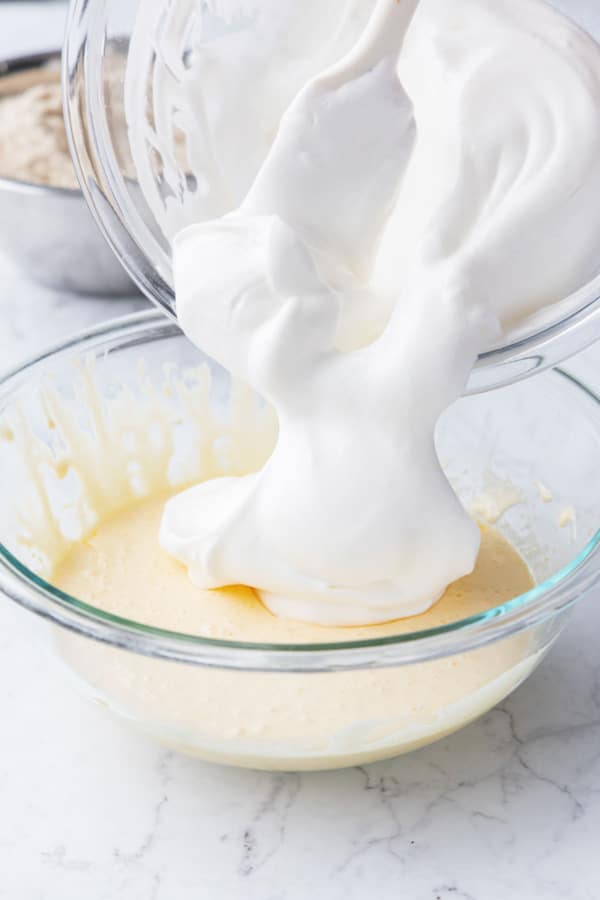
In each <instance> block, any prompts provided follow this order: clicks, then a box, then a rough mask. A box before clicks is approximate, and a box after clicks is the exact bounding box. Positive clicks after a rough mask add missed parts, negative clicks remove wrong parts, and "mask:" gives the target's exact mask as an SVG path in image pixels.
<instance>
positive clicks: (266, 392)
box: [160, 0, 600, 625]
mask: <svg viewBox="0 0 600 900" xmlns="http://www.w3.org/2000/svg"><path fill="white" fill-rule="evenodd" d="M272 77H273V78H276V77H277V76H276V73H275V72H273V75H272ZM251 89H252V88H251V85H250V86H249V90H251ZM599 234H600V48H599V47H598V45H597V44H596V43H595V42H594V41H593V40H592V39H591V37H589V36H588V35H587V34H585V33H583V32H582V31H581V30H580V29H579V28H578V27H577V26H576V25H574V24H573V23H572V22H571V21H570V20H569V19H567V18H566V17H564V16H563V15H562V14H560V13H558V12H557V11H556V10H554V9H553V8H552V7H550V6H549V5H548V4H547V3H546V2H543V0H452V2H448V0H420V2H419V0H399V2H396V0H379V2H377V3H375V4H374V9H373V14H372V16H371V18H370V20H369V23H368V25H367V27H366V28H365V29H364V31H363V33H362V34H361V36H360V37H359V39H358V41H357V43H356V44H355V46H354V48H353V49H352V50H351V51H350V52H349V53H347V54H346V55H345V56H344V57H343V58H342V59H341V60H340V61H339V62H337V63H335V64H334V65H333V66H331V67H329V68H327V69H326V70H325V71H324V72H322V73H321V74H319V75H317V77H315V78H313V79H312V80H309V81H308V82H307V83H306V84H305V85H304V87H303V88H302V89H301V90H300V92H299V93H298V94H297V96H296V97H295V99H294V100H293V101H292V102H291V104H290V105H289V107H288V108H287V111H286V112H285V113H284V114H283V116H282V118H281V121H280V123H279V129H278V131H277V134H276V137H275V140H274V142H273V144H272V147H271V149H270V151H269V152H268V155H267V157H266V159H265V160H264V162H263V164H262V166H261V167H260V169H259V171H258V174H257V175H256V177H255V179H254V182H253V183H252V185H251V187H250V189H249V191H248V192H247V195H246V197H245V199H244V200H243V202H242V203H241V205H240V206H239V208H238V209H236V210H235V211H234V212H231V213H228V214H226V215H224V216H222V217H221V218H218V219H215V220H212V221H206V222H200V223H198V224H195V225H192V226H190V227H187V228H185V229H184V230H183V231H182V232H180V233H179V234H177V236H176V238H175V240H174V270H175V287H176V296H177V309H178V316H179V320H180V322H181V325H182V327H183V329H184V331H185V332H186V334H187V335H188V336H189V338H190V339H191V340H192V341H193V342H194V343H195V344H197V345H198V346H199V347H201V348H202V349H203V350H205V351H206V352H207V353H208V354H210V355H211V356H212V357H214V358H215V359H216V360H218V361H219V362H220V363H221V364H222V365H224V366H225V367H226V368H227V369H228V370H229V371H230V372H231V373H233V375H234V376H236V377H239V378H241V379H242V380H244V381H246V382H247V383H249V384H250V385H252V386H253V387H254V388H256V389H257V390H258V391H259V392H260V393H261V394H262V395H263V396H264V397H266V398H267V399H268V400H269V401H270V403H271V404H272V405H273V407H274V408H275V410H276V413H277V417H278V421H279V435H278V439H277V443H276V446H275V449H274V451H273V453H272V455H271V456H270V458H269V459H268V461H267V463H266V464H265V465H264V467H263V468H262V469H261V470H260V471H259V472H257V473H255V474H251V475H247V476H244V477H222V478H216V479H213V480H211V481H208V482H205V483H202V484H199V485H197V486H196V487H192V488H191V489H188V490H186V491H184V492H183V493H181V494H179V495H178V496H176V497H174V498H173V499H171V500H170V501H169V502H168V503H167V505H166V508H165V511H164V515H163V518H162V524H161V531H160V540H161V543H162V546H163V547H164V548H165V549H166V550H167V551H168V552H169V553H171V554H172V555H173V556H174V557H176V558H177V559H179V560H180V561H181V562H183V563H184V564H185V565H186V566H187V568H188V571H189V574H190V577H191V578H192V580H193V582H195V583H196V584H197V585H199V586H200V587H203V588H217V587H221V586H226V585H230V584H237V583H241V584H246V585H249V586H252V587H254V588H255V589H257V590H258V591H259V592H260V596H261V598H262V600H263V602H264V603H265V604H266V606H267V607H268V608H269V609H270V610H271V611H272V612H273V613H275V614H277V615H281V616H286V617H290V618H296V619H302V620H305V621H310V622H316V623H320V624H326V625H327V624H331V625H340V624H341V625H353V624H367V623H375V622H381V621H385V620H389V619H394V618H400V617H403V616H409V615H415V614H418V613H421V612H423V611H424V610H426V609H427V608H428V607H430V606H431V605H432V604H433V603H434V602H435V601H436V600H437V599H438V598H439V597H440V596H441V594H442V593H443V592H444V590H445V588H446V587H447V586H448V585H449V584H450V583H451V582H453V581H455V580H456V579H458V578H460V577H462V576H464V575H465V574H467V573H469V572H471V571H472V570H473V567H474V564H475V560H476V558H477V554H478V550H479V542H480V534H479V529H478V528H477V526H476V525H475V524H474V522H473V521H472V520H471V518H470V517H469V515H468V514H467V512H466V511H465V509H464V508H463V506H462V505H461V503H460V501H459V499H458V497H457V496H456V494H455V493H454V491H453V490H452V488H451V487H450V484H449V483H448V480H447V478H446V476H445V474H444V472H443V470H442V468H441V465H440V462H439V460H438V457H437V454H436V449H435V440H434V433H435V427H436V422H437V420H438V418H439V416H440V415H441V413H442V412H443V411H444V410H445V409H446V408H447V407H448V406H449V405H450V404H451V403H452V402H453V401H454V400H456V399H457V398H458V397H459V396H460V394H461V393H462V391H463V389H464V386H465V384H466V381H467V379H468V376H469V373H470V371H471V369H472V367H473V364H474V362H475V360H476V358H477V355H478V354H479V353H480V352H482V351H483V350H485V349H486V348H488V347H489V346H491V345H492V344H493V343H494V342H495V341H497V340H498V339H500V338H501V336H502V334H503V332H504V331H505V330H506V329H508V328H509V327H511V326H512V325H514V324H515V323H516V322H518V321H519V320H520V319H521V318H523V317H524V316H526V315H529V314H531V313H534V312H536V311H538V310H540V309H541V308H543V307H544V306H546V305H548V304H551V303H553V302H556V301H558V300H560V299H562V298H563V297H565V296H567V295H568V294H569V293H571V292H572V291H574V290H576V289H577V288H579V287H580V286H582V285H583V284H584V283H586V282H587V281H588V280H589V279H590V278H591V277H592V276H593V275H594V274H595V273H596V272H597V269H598V265H599V263H600V244H599V241H598V235H599Z"/></svg>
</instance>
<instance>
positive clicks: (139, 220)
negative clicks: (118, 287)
mask: <svg viewBox="0 0 600 900" xmlns="http://www.w3.org/2000/svg"><path fill="white" fill-rule="evenodd" d="M200 5H202V4H200ZM214 5H215V6H217V7H218V4H214ZM555 5H556V6H558V7H559V8H562V9H563V11H565V12H566V13H568V14H569V15H571V17H572V18H573V19H575V20H576V21H578V22H579V23H580V24H581V25H582V26H583V27H584V28H587V29H588V30H589V31H590V32H591V33H592V34H593V35H594V36H595V37H597V38H598V37H600V16H598V14H597V13H595V12H593V11H590V4H589V3H588V2H584V0H555ZM206 6H207V8H208V7H209V6H210V4H207V5H206ZM197 7H198V4H197V2H196V0H171V2H168V3H164V4H161V3H155V2H152V0H74V2H73V3H72V4H71V11H70V17H69V24H68V28H67V37H66V45H65V52H64V88H65V104H64V105H65V112H66V118H67V129H68V132H69V138H70V142H71V149H72V152H73V156H74V159H75V164H76V168H77V169H78V173H79V176H80V180H81V183H82V187H83V191H84V193H85V195H86V197H87V200H88V203H89V204H90V206H91V209H92V211H93V213H94V214H95V216H96V218H97V220H98V223H99V225H100V227H101V228H102V230H103V232H104V234H105V236H106V238H107V239H108V241H109V243H110V244H111V245H112V247H113V249H114V251H115V252H116V254H117V256H118V257H119V259H120V260H121V261H122V263H123V264H124V266H125V268H126V269H127V271H128V272H129V274H130V275H131V277H132V278H133V280H134V281H135V282H136V283H137V284H138V285H139V287H140V288H141V289H142V290H143V291H144V293H145V294H146V295H147V296H148V297H149V298H150V299H152V300H153V301H154V302H156V303H157V304H159V305H160V306H161V307H162V308H163V309H164V310H165V311H166V312H167V313H168V314H169V315H171V316H173V314H174V293H173V278H172V268H171V252H170V242H169V236H168V233H167V232H168V230H169V228H168V225H166V224H165V205H166V203H167V202H169V203H170V209H171V213H172V212H173V208H174V205H173V200H174V199H175V198H177V197H178V196H179V195H180V194H181V196H182V197H183V201H182V203H185V198H186V197H187V196H189V192H187V186H189V185H190V180H189V175H187V174H186V171H184V169H182V165H181V154H180V153H179V151H178V149H177V147H176V135H177V133H178V127H177V115H178V113H179V112H180V109H181V106H182V104H184V103H185V96H184V93H183V92H181V91H179V86H180V84H181V83H182V79H185V73H186V52H187V51H188V49H189V35H190V34H192V33H193V28H194V24H195V18H194V17H195V14H196V12H197ZM233 8H235V5H234V6H233ZM252 8H253V6H252V4H246V5H245V6H244V10H245V13H244V14H245V15H251V14H252V12H251V11H252ZM140 10H141V11H142V13H143V24H144V28H143V29H139V30H138V32H137V34H136V44H135V54H136V60H137V62H138V63H139V66H140V69H139V77H136V78H135V79H134V81H135V84H134V85H133V90H131V89H129V90H128V92H127V96H128V97H129V102H130V103H133V102H135V103H136V104H137V105H138V106H141V107H142V108H145V109H146V116H147V117H146V121H145V123H144V126H143V128H144V140H145V141H146V145H145V146H146V147H147V153H140V152H139V142H138V151H137V153H133V152H132V145H131V144H130V141H129V139H128V133H127V127H126V124H125V118H124V112H123V111H124V108H125V103H126V99H127V97H126V91H125V88H124V85H125V73H126V66H127V60H128V56H129V55H130V53H131V36H132V33H133V27H134V23H135V20H136V16H138V15H140ZM232 27H235V25H234V26H232ZM153 29H156V30H157V32H159V33H160V35H161V44H160V50H159V52H158V53H157V52H155V51H154V47H153V44H152V42H151V41H150V38H149V36H150V35H151V34H152V33H153ZM277 77H278V73H277V72H274V73H273V79H275V80H276V79H277ZM167 82H168V83H169V89H170V91H171V92H172V94H173V97H174V101H173V104H172V108H171V110H170V116H171V119H170V120H169V122H168V123H165V121H162V126H163V128H162V131H161V132H160V134H159V135H157V124H156V123H157V120H158V119H160V120H164V118H165V117H164V115H163V114H159V113H156V112H155V107H154V104H153V101H154V97H155V95H157V94H158V93H159V90H160V86H161V85H163V84H165V83H167ZM133 95H135V96H133ZM166 125H168V127H166ZM166 132H168V133H169V136H170V138H171V143H170V146H165V139H164V134H165V133H166ZM167 143H168V142H167ZM140 184H144V185H145V186H146V187H145V189H144V190H142V189H141V188H140ZM171 213H170V214H171ZM177 216H178V227H181V226H182V225H184V224H187V223H188V222H189V221H190V220H192V221H195V220H196V214H195V212H194V205H193V204H191V205H189V206H185V205H183V206H182V207H181V209H179V210H178V213H177ZM171 230H175V229H174V228H173V227H171ZM567 241H568V235H565V242H566V243H567ZM599 338H600V275H599V277H597V278H595V279H594V280H593V281H592V282H590V283H589V284H587V285H585V286H582V288H581V290H579V291H578V292H577V293H576V294H574V295H573V296H571V297H567V298H564V299H560V298H557V303H556V305H555V306H554V307H553V310H552V314H551V316H544V317H543V318H540V317H532V318H531V320H529V321H525V322H523V323H522V325H521V326H520V327H519V330H518V331H515V332H514V333H512V334H510V335H508V336H507V339H506V342H505V346H501V347H500V346H499V347H496V348H493V349H491V350H489V351H488V352H486V353H483V354H482V355H481V356H480V358H479V360H478V363H477V365H476V367H475V368H474V370H473V373H472V375H471V378H470V382H469V385H468V389H467V392H468V393H473V392H478V391H483V390H486V389H488V388H491V387H497V386H499V385H503V384H508V383H510V382H514V381H517V380H519V379H522V378H525V377H527V376H528V375H530V374H532V373H534V372H537V371H540V370H542V369H545V368H547V367H549V366H552V365H556V364H557V363H558V362H561V361H562V360H564V359H566V358H567V357H569V356H571V355H573V354H574V353H576V352H578V351H579V350H583V349H584V348H585V347H587V346H589V345H591V344H592V343H593V342H594V341H596V340H597V339H599Z"/></svg>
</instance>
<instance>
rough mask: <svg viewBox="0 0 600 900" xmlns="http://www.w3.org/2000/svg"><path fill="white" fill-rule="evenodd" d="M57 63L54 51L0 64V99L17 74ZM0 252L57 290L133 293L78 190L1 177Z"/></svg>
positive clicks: (16, 84) (13, 86) (16, 81)
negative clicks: (4, 252) (3, 251)
mask: <svg viewBox="0 0 600 900" xmlns="http://www.w3.org/2000/svg"><path fill="white" fill-rule="evenodd" d="M59 60H60V51H55V52H51V53H41V54H37V55H35V56H21V57H16V58H14V59H10V60H5V61H0V97H1V96H2V95H3V94H5V95H8V94H9V93H17V92H18V91H20V90H21V89H22V88H21V87H20V85H19V74H20V73H21V74H24V73H25V72H26V71H27V70H31V69H37V68H43V67H48V66H49V65H51V64H52V63H53V62H56V63H57V64H58V63H59ZM48 71H49V73H50V72H51V71H52V70H51V69H49V70H48ZM5 79H10V87H9V82H8V81H5ZM13 89H14V90H13ZM0 248H2V250H5V251H6V252H7V253H8V254H9V255H11V256H12V257H13V259H14V260H15V262H16V263H17V264H18V265H19V266H20V267H21V268H22V269H24V270H25V271H26V272H27V274H28V275H30V276H31V277H32V278H34V279H35V280H36V281H38V282H41V283H42V284H45V285H47V286H49V287H52V288H55V289H58V290H61V291H69V292H75V293H81V294H96V295H104V296H107V295H109V296H116V295H121V296H122V295H124V294H131V293H136V292H137V288H136V287H135V285H134V283H133V281H132V280H131V279H130V277H129V276H128V275H127V273H126V272H125V269H124V268H123V266H122V265H121V263H120V262H119V260H118V259H117V257H116V256H115V254H114V253H113V251H112V250H111V248H110V247H109V245H108V243H107V242H106V241H105V239H104V237H103V235H102V233H101V232H100V229H99V228H98V226H97V225H96V222H95V221H94V218H93V216H92V214H91V212H90V210H89V208H88V205H87V203H86V201H85V199H84V196H83V194H82V192H81V191H80V190H75V189H70V188H61V187H49V186H46V185H39V184H34V183H32V182H28V181H20V180H17V179H14V178H0Z"/></svg>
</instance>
